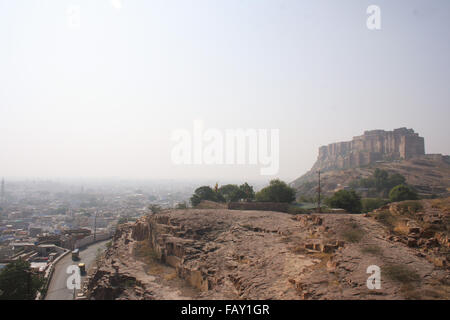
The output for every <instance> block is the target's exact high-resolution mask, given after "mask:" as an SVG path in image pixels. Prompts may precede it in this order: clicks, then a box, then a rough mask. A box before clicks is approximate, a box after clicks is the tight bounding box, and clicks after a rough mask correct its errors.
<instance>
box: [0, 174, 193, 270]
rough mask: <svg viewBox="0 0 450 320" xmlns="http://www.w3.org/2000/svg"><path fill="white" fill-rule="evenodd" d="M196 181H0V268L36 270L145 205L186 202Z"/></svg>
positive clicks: (130, 217) (138, 213)
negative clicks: (26, 265)
mask: <svg viewBox="0 0 450 320" xmlns="http://www.w3.org/2000/svg"><path fill="white" fill-rule="evenodd" d="M196 186H198V183H196V182H173V181H155V182H133V181H120V182H95V181H90V182H88V183H84V184H82V183H80V182H71V181H67V182H57V181H52V180H27V181H18V180H17V181H15V180H11V181H8V180H6V179H4V178H3V179H2V180H1V189H0V269H2V268H3V267H5V265H6V264H7V263H9V262H11V261H14V260H17V259H19V258H21V259H23V260H26V261H28V262H30V263H31V267H32V269H34V270H35V271H37V272H42V273H44V272H46V270H47V269H48V268H49V266H50V265H51V263H52V261H54V260H55V259H57V257H58V256H60V255H61V254H62V253H64V252H65V251H67V250H74V249H76V248H77V246H78V245H80V242H81V243H82V241H83V239H85V242H86V241H87V239H88V237H91V238H95V237H97V239H102V238H105V237H106V235H111V234H112V233H113V232H114V230H115V227H116V226H117V224H118V223H119V221H133V220H136V219H137V218H139V217H141V216H142V215H145V214H146V213H148V212H149V206H150V205H158V206H160V207H161V208H173V207H175V206H177V205H178V204H179V203H184V202H186V203H187V202H188V200H189V197H190V196H191V195H192V193H193V190H194V189H195V188H196Z"/></svg>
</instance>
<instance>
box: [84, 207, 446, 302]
mask: <svg viewBox="0 0 450 320" xmlns="http://www.w3.org/2000/svg"><path fill="white" fill-rule="evenodd" d="M391 236H392V235H391V233H390V232H389V230H387V228H386V227H385V226H384V225H382V224H381V223H379V222H378V221H377V220H375V219H373V218H371V217H369V216H363V215H350V214H320V215H319V214H313V215H297V216H293V215H289V214H284V213H278V212H265V211H236V210H224V209H202V210H198V209H188V210H173V211H165V212H162V213H158V214H155V215H151V216H147V217H143V218H141V219H140V220H139V221H137V222H136V223H135V224H128V225H124V226H122V227H121V228H120V229H119V230H118V231H117V234H116V235H115V237H114V240H113V242H112V246H111V247H110V248H109V249H108V250H107V252H106V255H105V258H104V259H103V261H102V262H101V264H100V266H99V268H98V270H97V272H96V273H95V274H94V275H93V277H92V279H91V281H90V283H89V286H88V287H89V292H90V297H91V298H94V299H184V298H187V299H404V298H440V299H442V298H444V299H445V298H447V299H448V297H449V296H448V281H449V272H448V271H449V270H448V268H447V267H445V266H442V267H439V266H436V265H435V264H434V263H432V262H430V261H428V260H427V259H425V257H423V256H421V255H420V252H419V251H418V249H417V248H413V247H408V244H407V243H406V244H405V243H403V242H398V241H393V240H392V239H391V238H390V237H391ZM369 265H378V266H380V268H381V270H382V289H380V290H369V289H368V288H367V285H366V281H367V278H368V276H369V274H367V273H366V270H367V267H368V266H369ZM405 274H406V275H405Z"/></svg>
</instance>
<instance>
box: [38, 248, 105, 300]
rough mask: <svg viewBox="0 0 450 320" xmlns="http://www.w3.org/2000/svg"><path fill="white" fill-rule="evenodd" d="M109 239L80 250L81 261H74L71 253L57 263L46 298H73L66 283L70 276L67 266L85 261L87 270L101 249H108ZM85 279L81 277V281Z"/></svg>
mask: <svg viewBox="0 0 450 320" xmlns="http://www.w3.org/2000/svg"><path fill="white" fill-rule="evenodd" d="M108 241H109V240H106V241H102V242H98V243H95V244H93V245H90V246H89V247H87V248H85V249H83V250H80V260H79V261H72V255H71V254H68V255H67V256H65V257H64V258H62V259H61V260H60V261H59V262H58V263H57V264H56V267H55V271H54V272H53V276H52V279H51V281H50V285H49V287H48V290H47V295H46V297H45V300H72V299H73V291H72V290H70V289H68V288H67V284H66V281H67V278H68V277H69V274H67V273H66V270H67V267H68V266H70V265H74V264H75V265H77V264H78V263H84V264H86V270H89V269H90V268H91V266H92V265H93V263H95V258H96V257H97V253H98V252H99V250H100V251H101V252H103V251H104V250H105V249H106V243H107V242H108ZM83 280H84V277H82V278H81V282H83Z"/></svg>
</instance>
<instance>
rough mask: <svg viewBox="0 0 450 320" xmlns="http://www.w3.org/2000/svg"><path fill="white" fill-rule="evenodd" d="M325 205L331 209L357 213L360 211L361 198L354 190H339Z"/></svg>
mask: <svg viewBox="0 0 450 320" xmlns="http://www.w3.org/2000/svg"><path fill="white" fill-rule="evenodd" d="M325 203H326V204H327V205H328V206H330V207H332V208H340V209H344V210H346V211H348V212H350V213H359V212H361V209H362V204H361V198H360V196H359V195H358V194H357V193H356V192H355V191H354V190H339V191H338V192H336V193H335V194H334V195H333V196H332V197H330V198H328V199H326V201H325Z"/></svg>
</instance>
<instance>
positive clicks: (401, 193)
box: [389, 184, 419, 202]
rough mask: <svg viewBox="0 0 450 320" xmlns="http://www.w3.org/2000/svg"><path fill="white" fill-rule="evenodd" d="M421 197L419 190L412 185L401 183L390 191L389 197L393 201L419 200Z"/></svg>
mask: <svg viewBox="0 0 450 320" xmlns="http://www.w3.org/2000/svg"><path fill="white" fill-rule="evenodd" d="M418 198H419V197H418V195H417V192H416V191H414V189H412V188H411V187H409V186H407V185H404V184H401V185H398V186H395V187H393V188H392V190H391V191H390V192H389V199H390V200H391V201H392V202H395V201H404V200H417V199H418Z"/></svg>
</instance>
